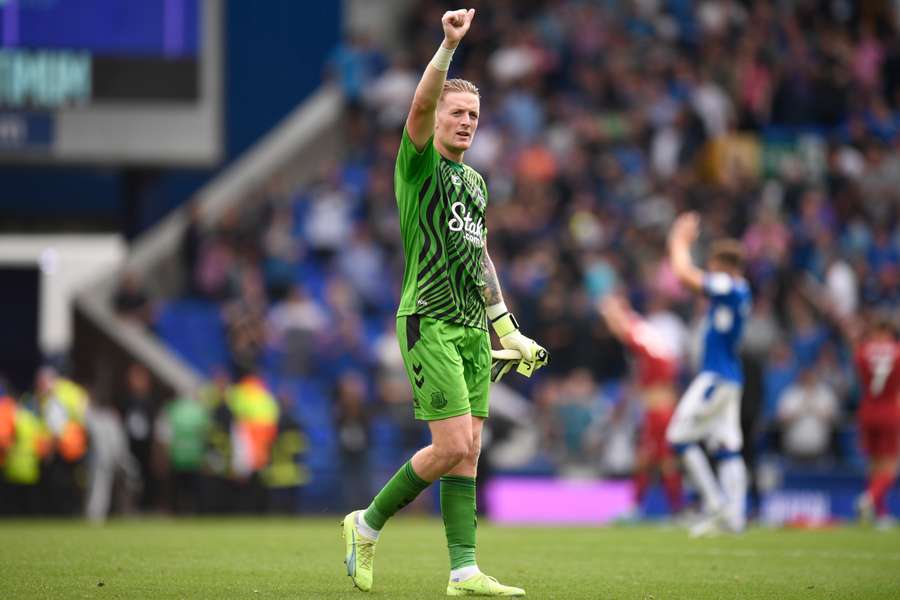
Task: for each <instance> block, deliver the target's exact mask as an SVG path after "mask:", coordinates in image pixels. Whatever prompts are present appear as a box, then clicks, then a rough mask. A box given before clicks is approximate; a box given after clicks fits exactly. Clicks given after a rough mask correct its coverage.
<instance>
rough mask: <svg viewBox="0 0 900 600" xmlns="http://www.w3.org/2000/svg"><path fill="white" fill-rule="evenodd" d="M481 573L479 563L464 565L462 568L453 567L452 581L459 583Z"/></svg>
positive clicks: (451, 572)
mask: <svg viewBox="0 0 900 600" xmlns="http://www.w3.org/2000/svg"><path fill="white" fill-rule="evenodd" d="M479 573H481V569H479V568H478V565H469V566H468V567H462V568H461V569H452V570H451V571H450V581H452V582H454V583H459V582H460V581H465V580H466V579H468V578H470V577H474V576H476V575H478V574H479Z"/></svg>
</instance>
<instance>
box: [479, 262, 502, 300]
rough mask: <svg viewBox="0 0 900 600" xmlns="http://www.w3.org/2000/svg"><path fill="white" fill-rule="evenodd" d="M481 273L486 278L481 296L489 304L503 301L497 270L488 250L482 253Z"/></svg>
mask: <svg viewBox="0 0 900 600" xmlns="http://www.w3.org/2000/svg"><path fill="white" fill-rule="evenodd" d="M481 274H482V278H483V279H484V287H482V288H481V296H482V297H483V298H484V303H485V304H486V305H488V306H491V305H493V304H497V303H499V302H503V294H502V293H500V281H499V280H498V279H497V270H496V269H494V262H493V261H492V260H491V257H490V256H489V255H488V253H487V250H485V251H484V252H482V254H481Z"/></svg>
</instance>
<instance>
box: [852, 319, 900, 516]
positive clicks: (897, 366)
mask: <svg viewBox="0 0 900 600" xmlns="http://www.w3.org/2000/svg"><path fill="white" fill-rule="evenodd" d="M855 362H856V370H857V373H858V374H859V379H860V385H861V386H862V391H863V397H862V402H861V403H860V407H859V430H860V438H861V441H862V447H863V450H864V452H865V453H866V455H867V456H868V457H869V461H870V463H869V485H868V488H867V489H866V491H865V493H864V494H863V495H862V496H861V497H860V499H859V502H858V509H859V512H860V516H861V517H862V518H863V519H864V520H871V519H872V517H873V516H877V517H878V522H879V524H880V525H883V526H887V525H890V524H891V523H892V519H891V518H890V516H889V515H888V510H887V493H888V491H889V490H890V489H891V487H892V486H893V484H894V481H895V480H896V478H897V465H898V458H900V341H898V339H897V331H896V329H895V328H894V326H893V325H892V324H891V322H890V321H888V320H886V319H879V320H876V321H875V322H874V323H873V324H872V326H871V328H870V329H869V332H868V333H867V334H866V335H865V336H864V337H863V338H862V339H861V341H860V343H859V345H858V347H857V349H856V353H855Z"/></svg>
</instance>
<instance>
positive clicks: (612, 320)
mask: <svg viewBox="0 0 900 600" xmlns="http://www.w3.org/2000/svg"><path fill="white" fill-rule="evenodd" d="M599 309H600V313H601V314H602V315H603V318H604V319H606V323H607V325H608V326H609V330H610V331H611V332H612V334H613V335H614V336H616V338H617V339H618V340H619V341H621V342H622V344H624V345H625V346H626V347H627V348H628V349H629V350H630V351H631V353H632V354H633V356H634V358H635V369H634V370H635V382H636V384H637V388H638V390H639V394H640V398H641V401H642V402H643V405H644V419H643V423H642V425H641V433H640V440H639V442H638V450H637V466H636V468H635V475H634V487H635V504H636V506H640V505H641V503H642V501H643V500H644V496H645V495H646V493H647V489H648V488H649V486H650V482H651V478H652V476H653V473H654V471H656V470H659V474H660V479H661V480H662V484H663V488H664V489H665V492H666V498H667V499H668V501H669V508H670V510H671V511H672V513H673V514H674V513H677V512H679V511H680V510H681V505H682V495H681V475H680V473H679V470H678V461H677V457H676V456H675V454H674V453H673V451H672V449H671V446H670V445H669V443H668V442H667V441H666V428H667V427H668V426H669V420H671V418H672V413H674V411H675V404H676V402H677V401H678V391H677V381H676V380H677V377H678V356H677V352H676V350H675V348H673V347H672V346H673V344H671V343H667V341H666V340H665V339H664V338H663V335H662V333H661V332H660V331H658V330H657V329H656V328H654V327H653V325H651V324H650V323H649V322H648V321H647V320H646V319H644V318H642V317H641V316H640V315H639V314H638V313H636V312H635V311H633V310H632V308H631V306H630V305H629V304H628V302H627V301H626V300H625V299H624V298H621V297H619V296H614V295H610V296H607V297H606V298H604V299H603V300H602V301H600V303H599Z"/></svg>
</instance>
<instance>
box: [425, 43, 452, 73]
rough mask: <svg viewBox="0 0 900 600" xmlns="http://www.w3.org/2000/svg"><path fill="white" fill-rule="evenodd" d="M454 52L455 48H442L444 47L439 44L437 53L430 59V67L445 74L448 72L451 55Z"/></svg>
mask: <svg viewBox="0 0 900 600" xmlns="http://www.w3.org/2000/svg"><path fill="white" fill-rule="evenodd" d="M455 51H456V48H444V45H443V44H441V45H440V46H438V49H437V52H435V53H434V57H433V58H432V59H431V66H432V67H434V68H435V69H437V70H438V71H444V72H445V73H446V72H447V71H449V70H450V61H451V60H453V53H454V52H455Z"/></svg>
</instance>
